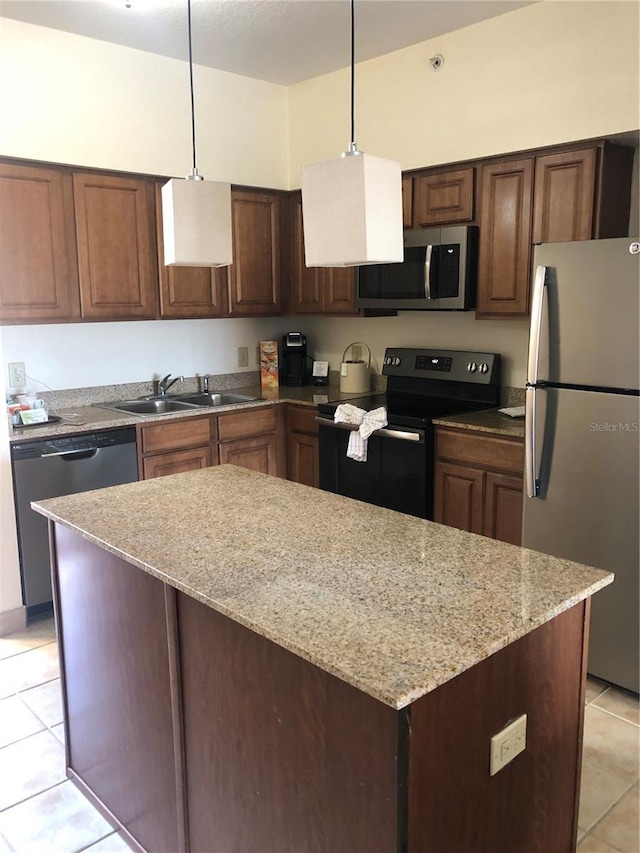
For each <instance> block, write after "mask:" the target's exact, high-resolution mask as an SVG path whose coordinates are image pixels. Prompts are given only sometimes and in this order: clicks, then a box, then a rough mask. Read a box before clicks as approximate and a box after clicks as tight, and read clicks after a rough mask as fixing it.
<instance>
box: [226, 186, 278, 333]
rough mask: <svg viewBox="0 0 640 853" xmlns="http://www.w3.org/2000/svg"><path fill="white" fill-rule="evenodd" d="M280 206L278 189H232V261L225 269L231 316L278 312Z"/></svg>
mask: <svg viewBox="0 0 640 853" xmlns="http://www.w3.org/2000/svg"><path fill="white" fill-rule="evenodd" d="M281 205H282V195H281V193H278V192H267V191H260V190H256V191H254V190H232V192H231V219H232V224H233V264H232V265H231V266H230V267H229V268H228V272H229V314H230V316H232V317H255V316H259V315H269V314H279V313H280V312H281V275H282V270H281V260H280V230H281V229H280V220H281V212H280V208H281Z"/></svg>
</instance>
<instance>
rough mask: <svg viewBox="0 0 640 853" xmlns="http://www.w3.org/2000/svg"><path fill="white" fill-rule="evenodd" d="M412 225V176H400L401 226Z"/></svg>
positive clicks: (407, 226)
mask: <svg viewBox="0 0 640 853" xmlns="http://www.w3.org/2000/svg"><path fill="white" fill-rule="evenodd" d="M412 226H413V178H412V177H411V175H403V177H402V227H403V228H411V227H412Z"/></svg>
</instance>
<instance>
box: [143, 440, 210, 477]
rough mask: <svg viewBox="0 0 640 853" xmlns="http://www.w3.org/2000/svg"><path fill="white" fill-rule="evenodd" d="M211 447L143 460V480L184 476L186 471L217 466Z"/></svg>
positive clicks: (164, 454) (165, 454)
mask: <svg viewBox="0 0 640 853" xmlns="http://www.w3.org/2000/svg"><path fill="white" fill-rule="evenodd" d="M217 464H218V460H217V459H214V458H213V454H212V452H211V448H210V447H194V448H193V449H192V450H179V451H176V452H175V453H159V454H158V455H157V456H147V457H146V459H143V460H142V473H143V479H145V480H151V479H152V478H154V477H166V476H167V475H168V474H182V473H184V472H185V471H197V470H199V469H200V468H210V467H211V466H212V465H217Z"/></svg>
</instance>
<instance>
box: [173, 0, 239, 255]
mask: <svg viewBox="0 0 640 853" xmlns="http://www.w3.org/2000/svg"><path fill="white" fill-rule="evenodd" d="M187 22H188V32H189V82H190V91H191V147H192V152H193V170H192V172H191V174H190V175H188V176H187V177H186V179H184V180H183V179H179V178H172V179H171V180H170V181H169V182H168V183H166V184H165V185H164V186H163V187H162V232H163V238H164V262H165V265H166V266H176V267H225V266H228V265H229V264H230V263H231V262H232V261H233V249H232V243H231V185H230V184H225V183H218V182H215V181H205V180H204V178H203V177H202V175H199V174H198V168H197V166H196V118H195V107H194V98H193V52H192V45H191V0H187Z"/></svg>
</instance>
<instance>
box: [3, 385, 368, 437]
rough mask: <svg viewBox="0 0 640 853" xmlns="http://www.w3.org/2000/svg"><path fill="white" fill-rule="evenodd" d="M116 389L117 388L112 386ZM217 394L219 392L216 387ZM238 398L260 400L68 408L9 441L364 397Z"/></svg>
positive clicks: (288, 391)
mask: <svg viewBox="0 0 640 853" xmlns="http://www.w3.org/2000/svg"><path fill="white" fill-rule="evenodd" d="M113 387H116V386H113ZM216 390H222V389H218V388H217V387H216ZM232 390H233V391H234V392H237V393H238V394H246V395H247V396H249V397H256V398H257V399H256V400H255V401H254V402H251V403H235V404H233V405H230V406H212V407H207V408H202V409H193V410H189V411H182V412H173V413H171V414H168V415H129V414H126V413H124V412H115V411H113V410H110V409H102V408H99V407H98V404H93V405H89V406H73V407H69V408H60V409H55V410H51V412H50V413H51V414H56V415H58V416H60V417H62V421H61V422H60V423H55V424H51V425H49V426H46V425H43V426H42V427H36V426H32V427H27V428H23V427H18V428H17V429H11V430H10V431H9V441H10V442H11V443H15V442H20V441H30V440H32V439H36V438H55V437H56V436H60V435H74V434H80V433H83V432H92V431H94V430H102V429H113V428H114V427H123V426H131V425H135V424H137V423H149V422H153V423H155V422H156V421H162V420H170V419H175V418H184V417H194V416H196V417H197V416H198V415H200V416H201V415H215V414H218V413H221V412H229V411H233V410H235V409H246V408H255V407H256V406H265V405H269V404H271V403H301V404H303V405H308V406H317V405H318V403H324V402H327V401H336V400H337V401H340V400H349V399H352V398H353V397H354V396H358V397H362V396H363V395H362V394H357V395H356V394H341V393H340V389H339V388H338V387H336V386H331V385H329V386H327V387H315V386H312V385H308V386H305V387H303V388H284V387H282V388H280V390H279V391H277V392H276V393H275V394H274V395H270V396H269V398H268V399H267V398H263V397H262V391H261V389H260V386H259V385H250V386H249V387H248V388H235V387H234V388H233V389H232ZM113 399H114V400H117V399H132V398H130V397H127V396H125V397H124V398H122V397H120V398H118V397H114V398H113Z"/></svg>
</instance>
